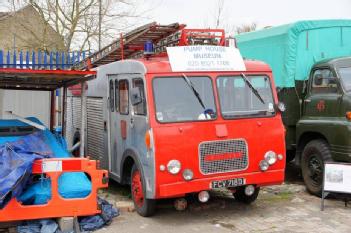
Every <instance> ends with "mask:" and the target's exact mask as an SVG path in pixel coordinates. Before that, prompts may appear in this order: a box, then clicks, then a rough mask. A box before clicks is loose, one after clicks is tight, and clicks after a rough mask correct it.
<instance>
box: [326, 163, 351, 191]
mask: <svg viewBox="0 0 351 233" xmlns="http://www.w3.org/2000/svg"><path fill="white" fill-rule="evenodd" d="M324 191H329V192H340V193H351V164H350V165H349V164H337V163H326V164H325V172H324Z"/></svg>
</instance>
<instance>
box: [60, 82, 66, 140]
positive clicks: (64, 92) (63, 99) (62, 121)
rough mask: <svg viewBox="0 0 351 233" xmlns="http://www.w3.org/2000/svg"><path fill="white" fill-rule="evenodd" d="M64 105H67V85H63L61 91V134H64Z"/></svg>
mask: <svg viewBox="0 0 351 233" xmlns="http://www.w3.org/2000/svg"><path fill="white" fill-rule="evenodd" d="M66 106H67V87H63V93H62V110H61V123H62V136H63V137H65V136H66Z"/></svg>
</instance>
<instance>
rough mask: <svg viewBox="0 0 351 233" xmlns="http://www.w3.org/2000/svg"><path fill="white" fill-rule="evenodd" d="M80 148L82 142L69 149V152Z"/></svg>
mask: <svg viewBox="0 0 351 233" xmlns="http://www.w3.org/2000/svg"><path fill="white" fill-rule="evenodd" d="M78 147H80V142H77V143H76V144H74V145H73V146H72V148H71V149H69V152H73V151H75V150H76V149H77V148H78Z"/></svg>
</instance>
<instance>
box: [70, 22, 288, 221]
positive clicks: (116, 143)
mask: <svg viewBox="0 0 351 233" xmlns="http://www.w3.org/2000/svg"><path fill="white" fill-rule="evenodd" d="M133 33H134V36H133V34H127V35H126V36H125V37H121V39H120V40H119V41H116V42H114V43H113V44H112V45H111V46H110V47H106V48H105V49H104V50H103V51H100V52H98V53H96V54H94V55H92V56H91V65H92V66H96V67H98V68H97V79H96V80H93V81H91V82H89V83H88V89H87V96H88V97H87V98H88V99H87V124H88V127H87V131H88V132H87V135H86V137H87V148H86V150H87V154H89V155H90V156H91V157H92V158H96V159H99V160H100V161H101V165H102V166H103V167H104V168H106V169H108V170H109V173H110V177H111V178H112V179H115V180H116V181H118V182H120V183H129V184H131V192H132V198H133V201H134V203H135V207H136V210H137V212H138V213H139V214H140V215H142V216H150V215H152V214H153V212H154V210H155V200H156V199H161V198H175V197H184V196H185V195H187V194H197V195H198V198H199V200H200V201H201V202H206V201H207V200H208V199H209V198H210V194H209V191H210V190H212V189H218V188H227V189H229V190H231V191H232V193H233V195H234V197H235V199H237V200H238V201H242V202H246V203H251V202H252V201H254V200H256V198H257V195H258V193H259V190H260V187H261V186H266V185H274V184H280V183H282V182H283V180H284V168H285V144H284V132H285V130H284V126H283V124H282V119H281V112H280V111H281V110H282V109H281V108H280V106H279V104H278V99H277V94H276V91H275V86H274V81H273V78H272V71H271V69H270V68H269V66H268V65H266V64H264V63H262V62H259V61H249V60H243V59H242V58H241V56H240V53H239V51H238V50H237V49H236V48H234V47H226V46H225V36H224V31H223V30H190V29H184V25H178V24H173V25H168V26H160V25H157V24H151V25H147V26H144V27H143V28H139V29H137V30H136V31H133ZM162 38H163V39H162ZM142 44H145V46H144V48H145V50H144V54H142V53H140V50H138V46H139V47H140V45H142ZM170 45H181V46H175V47H170ZM164 47H167V51H166V50H165V49H164ZM131 57H137V58H134V59H128V60H123V58H131ZM116 60H119V61H116ZM113 61H114V62H113ZM81 65H82V66H84V64H81ZM75 94H79V93H77V92H75ZM77 103H78V102H77ZM77 103H76V102H75V97H74V96H72V97H71V100H68V103H67V106H68V113H67V114H68V115H70V114H71V115H72V118H71V119H70V120H69V122H68V123H69V124H71V126H70V127H67V130H71V131H70V132H68V134H70V135H71V138H70V139H71V141H72V142H74V143H75V142H76V140H75V138H76V137H75V136H74V135H79V128H78V127H76V126H74V124H75V122H76V121H77V120H79V119H75V118H74V117H73V115H75V114H74V109H79V106H77ZM280 109H281V110H280ZM70 112H71V113H70Z"/></svg>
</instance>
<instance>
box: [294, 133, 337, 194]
mask: <svg viewBox="0 0 351 233" xmlns="http://www.w3.org/2000/svg"><path fill="white" fill-rule="evenodd" d="M328 160H331V153H330V149H329V145H328V143H327V142H326V141H325V140H321V139H318V140H313V141H311V142H309V143H308V144H307V145H306V146H305V148H304V150H303V152H302V158H301V170H302V176H303V180H304V181H305V185H306V188H307V191H308V192H310V193H311V194H313V195H316V196H319V197H321V195H322V185H323V175H324V162H325V161H328Z"/></svg>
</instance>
